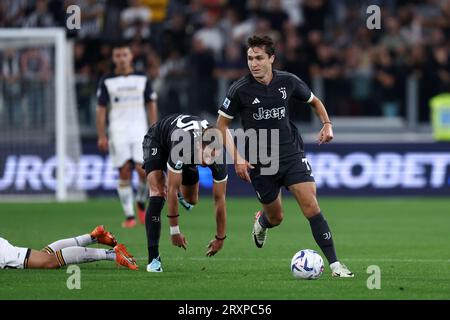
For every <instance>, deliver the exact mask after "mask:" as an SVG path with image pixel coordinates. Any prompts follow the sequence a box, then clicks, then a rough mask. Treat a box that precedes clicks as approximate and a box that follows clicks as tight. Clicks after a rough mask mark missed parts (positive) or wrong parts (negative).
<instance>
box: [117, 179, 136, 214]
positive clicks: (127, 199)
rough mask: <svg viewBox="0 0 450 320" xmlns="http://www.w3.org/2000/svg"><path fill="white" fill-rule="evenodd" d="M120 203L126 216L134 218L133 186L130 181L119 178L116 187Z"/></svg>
mask: <svg viewBox="0 0 450 320" xmlns="http://www.w3.org/2000/svg"><path fill="white" fill-rule="evenodd" d="M117 193H118V194H119V199H120V203H121V204H122V209H123V212H124V213H125V216H126V217H127V218H132V217H133V218H134V203H133V188H132V187H131V184H130V181H126V180H119V185H118V187H117Z"/></svg>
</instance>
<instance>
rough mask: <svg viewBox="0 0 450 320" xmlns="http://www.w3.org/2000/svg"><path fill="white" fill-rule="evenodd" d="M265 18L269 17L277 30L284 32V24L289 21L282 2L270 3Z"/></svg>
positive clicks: (274, 0)
mask: <svg viewBox="0 0 450 320" xmlns="http://www.w3.org/2000/svg"><path fill="white" fill-rule="evenodd" d="M264 16H266V17H267V19H268V20H269V21H270V24H271V26H272V28H273V29H275V30H282V29H283V24H284V23H285V22H286V21H288V19H289V16H288V14H287V13H286V12H285V11H284V8H283V5H282V0H270V1H268V4H267V8H266V10H265V13H264Z"/></svg>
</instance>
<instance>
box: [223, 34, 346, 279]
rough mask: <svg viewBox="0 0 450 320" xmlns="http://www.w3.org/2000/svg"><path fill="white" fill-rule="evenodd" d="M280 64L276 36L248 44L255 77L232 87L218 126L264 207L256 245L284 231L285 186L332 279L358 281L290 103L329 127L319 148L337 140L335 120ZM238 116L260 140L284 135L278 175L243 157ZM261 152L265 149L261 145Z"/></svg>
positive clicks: (241, 174) (252, 39)
mask: <svg viewBox="0 0 450 320" xmlns="http://www.w3.org/2000/svg"><path fill="white" fill-rule="evenodd" d="M274 59H275V49H274V43H273V41H272V39H271V38H270V37H268V36H262V37H260V36H252V37H250V38H249V39H248V43H247V62H248V67H249V69H250V74H248V75H246V76H244V77H242V78H241V79H239V80H237V81H236V82H234V83H233V84H232V85H231V86H230V88H229V91H228V94H227V97H226V98H225V101H224V102H223V104H222V105H221V106H220V109H219V116H218V119H217V124H216V126H217V128H218V129H219V130H220V131H221V132H222V135H223V136H224V137H226V139H225V146H226V149H227V150H228V152H229V153H230V155H231V156H232V158H233V160H234V164H235V170H236V174H237V175H238V176H239V177H240V178H241V179H243V180H245V181H247V182H251V183H252V185H253V188H254V189H255V192H256V194H257V196H258V199H259V201H260V202H261V204H262V210H261V211H259V212H257V214H256V217H255V223H254V226H253V239H254V242H255V244H256V246H257V247H258V248H261V247H262V246H263V245H264V242H265V241H266V238H267V230H268V229H270V228H273V227H275V226H278V225H279V224H280V223H281V221H282V220H283V210H282V203H281V193H280V188H281V187H282V186H284V187H286V188H287V189H288V190H289V191H290V192H291V193H292V194H293V196H294V197H295V199H296V200H297V202H298V204H299V206H300V208H301V210H302V212H303V214H304V216H305V217H306V218H307V219H308V221H309V223H310V226H311V230H312V234H313V236H314V239H315V240H316V242H317V244H318V245H319V247H320V248H321V249H322V252H323V253H324V255H325V257H326V258H327V260H328V262H329V264H330V268H331V271H332V276H334V277H353V276H354V275H353V273H352V272H351V271H350V270H349V269H348V268H347V267H346V266H345V265H344V264H343V263H341V262H340V261H339V260H338V259H337V257H336V251H335V248H334V243H333V238H332V235H331V231H330V228H329V226H328V223H327V221H326V220H325V218H324V216H323V214H322V212H321V210H320V208H319V205H318V202H317V199H316V184H315V181H314V178H313V175H312V171H311V166H310V165H309V163H308V161H307V159H306V158H305V153H304V150H303V141H302V139H301V137H300V134H299V133H298V131H297V128H296V126H295V125H294V124H293V123H292V122H291V121H290V120H289V110H288V106H289V101H290V99H291V98H294V97H295V98H297V99H298V100H300V101H304V102H305V103H308V104H310V105H311V106H312V107H313V110H314V112H315V114H316V115H317V116H318V117H319V119H320V120H321V122H322V124H323V127H322V129H321V130H320V132H319V136H318V143H319V144H322V143H328V142H330V141H331V140H332V139H333V130H332V124H331V121H330V119H329V117H328V114H327V111H326V109H325V107H324V105H323V104H322V102H321V101H320V100H319V99H318V98H317V97H315V96H314V94H313V93H312V92H311V90H310V89H309V88H308V86H307V85H306V84H305V83H304V82H303V81H302V80H301V79H299V78H298V77H297V76H295V75H294V74H291V73H288V72H284V71H278V70H273V69H272V64H273V62H274ZM298 107H301V106H298ZM237 115H239V116H240V118H241V122H242V127H243V128H244V130H248V129H254V130H256V132H257V134H258V135H259V132H260V131H258V130H261V129H266V130H267V129H268V130H269V131H271V130H274V129H275V130H278V133H279V145H278V148H279V157H278V159H276V161H277V165H278V171H277V172H276V174H271V175H265V174H263V173H262V169H264V165H263V163H264V162H263V161H262V160H261V158H260V156H259V155H258V161H256V163H250V162H249V161H247V160H246V159H244V157H242V156H241V155H240V154H239V152H238V150H237V148H236V146H235V145H234V143H233V139H232V137H231V134H230V132H229V131H228V127H229V125H230V123H231V121H232V120H233V119H234V117H235V116H237ZM261 134H262V133H261ZM258 141H260V140H258ZM258 147H259V148H261V147H262V146H261V145H260V143H258ZM247 159H248V158H247Z"/></svg>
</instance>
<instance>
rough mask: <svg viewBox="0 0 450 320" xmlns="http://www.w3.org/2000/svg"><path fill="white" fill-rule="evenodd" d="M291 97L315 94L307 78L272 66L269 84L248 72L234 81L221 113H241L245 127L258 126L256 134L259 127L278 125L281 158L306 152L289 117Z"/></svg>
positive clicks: (308, 97)
mask: <svg viewBox="0 0 450 320" xmlns="http://www.w3.org/2000/svg"><path fill="white" fill-rule="evenodd" d="M292 97H296V98H298V99H299V100H300V101H304V102H305V103H309V102H311V101H312V99H313V98H314V95H313V93H312V92H311V90H310V89H309V87H308V86H307V85H306V84H305V82H303V81H302V80H301V79H300V78H298V77H297V76H296V75H294V74H292V73H289V72H284V71H278V70H273V79H272V81H271V82H270V83H269V84H268V85H264V84H261V83H259V82H258V81H256V80H255V79H254V78H253V76H252V75H251V74H249V75H246V76H244V77H242V78H241V79H239V80H237V81H236V82H234V83H233V84H232V85H231V87H230V89H229V91H228V94H227V97H226V98H225V101H224V102H223V104H222V105H221V106H220V109H219V114H220V115H222V116H224V117H226V118H228V119H233V118H234V117H235V116H237V115H239V116H240V118H241V122H242V126H243V128H244V130H248V129H256V131H257V134H258V129H268V130H271V129H278V130H279V154H280V160H281V159H287V158H289V157H291V156H294V155H297V154H302V153H303V152H304V150H303V141H302V139H301V137H300V134H299V133H298V131H297V128H296V127H295V125H294V123H292V122H291V121H290V119H289V109H288V106H289V100H290V99H291V98H292ZM268 136H270V133H269V134H268ZM269 151H270V148H269Z"/></svg>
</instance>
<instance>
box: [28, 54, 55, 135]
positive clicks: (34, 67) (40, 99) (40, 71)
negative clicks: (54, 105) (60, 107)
mask: <svg viewBox="0 0 450 320" xmlns="http://www.w3.org/2000/svg"><path fill="white" fill-rule="evenodd" d="M20 64H21V70H22V76H23V78H24V92H25V93H26V99H27V107H28V110H27V111H26V114H27V115H29V116H30V118H28V119H27V118H25V121H26V125H30V126H31V127H34V128H38V129H44V125H45V124H46V123H49V122H48V121H47V122H45V120H46V119H45V117H46V116H47V112H46V106H47V104H46V99H47V97H48V92H47V90H48V88H49V87H48V86H47V83H48V81H50V80H51V77H52V74H51V69H50V64H49V52H48V50H46V49H36V48H33V49H27V50H26V51H25V52H24V53H23V54H22V56H21V61H20ZM49 124H50V123H49Z"/></svg>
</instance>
